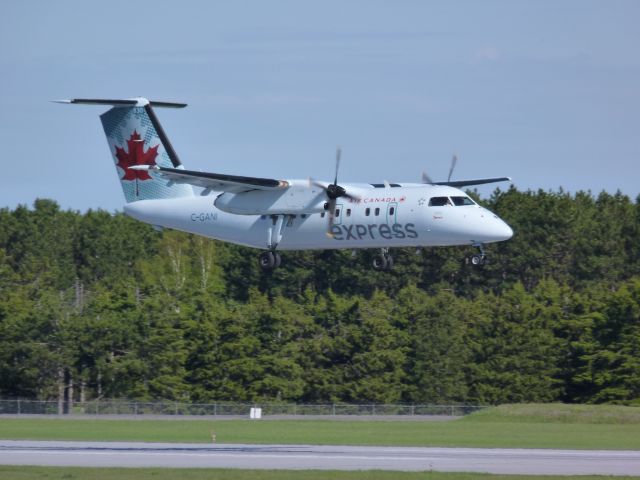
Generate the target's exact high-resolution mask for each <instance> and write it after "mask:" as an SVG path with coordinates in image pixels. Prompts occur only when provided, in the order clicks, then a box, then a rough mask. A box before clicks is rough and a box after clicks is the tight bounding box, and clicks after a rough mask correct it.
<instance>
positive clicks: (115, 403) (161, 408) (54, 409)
mask: <svg viewBox="0 0 640 480" xmlns="http://www.w3.org/2000/svg"><path fill="white" fill-rule="evenodd" d="M253 407H258V408H262V415H263V416H270V415H271V416H274V415H283V416H285V415H286V416H304V415H308V416H337V415H370V416H373V415H384V416H393V415H398V416H412V415H447V416H462V415H467V414H469V413H472V412H475V411H477V410H481V409H483V408H486V407H484V406H479V405H406V404H401V405H386V404H377V405H376V404H369V405H353V404H341V403H333V404H321V405H309V404H295V403H286V404H282V403H260V402H257V403H231V402H229V403H227V402H223V403H180V402H168V401H155V402H137V401H131V400H92V401H90V402H74V403H73V404H68V403H64V404H63V403H60V402H58V401H56V400H52V401H48V400H22V399H18V400H0V415H58V414H72V415H193V416H213V417H217V416H242V417H244V416H248V415H249V411H250V409H251V408H253Z"/></svg>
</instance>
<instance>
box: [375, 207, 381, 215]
mask: <svg viewBox="0 0 640 480" xmlns="http://www.w3.org/2000/svg"><path fill="white" fill-rule="evenodd" d="M375 213H376V217H377V216H378V215H380V209H379V208H377V207H376V209H375Z"/></svg>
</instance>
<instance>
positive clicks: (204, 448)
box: [0, 440, 640, 475]
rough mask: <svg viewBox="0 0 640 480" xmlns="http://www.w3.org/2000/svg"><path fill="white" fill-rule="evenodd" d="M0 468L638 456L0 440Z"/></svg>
mask: <svg viewBox="0 0 640 480" xmlns="http://www.w3.org/2000/svg"><path fill="white" fill-rule="evenodd" d="M0 464H2V465H49V466H83V467H173V468H245V469H286V470H306V469H319V470H373V469H375V470H397V471H400V470H401V471H425V470H436V471H442V472H452V471H456V472H486V473H511V474H525V473H528V474H539V475H542V474H558V475H569V474H571V475H582V474H591V475H638V473H640V451H607V450H542V449H483V448H425V447H353V446H326V445H325V446H317V445H239V444H238V445H236V444H225V445H223V444H217V445H213V444H212V445H209V444H188V443H137V442H136V443H133V442H57V441H56V442H53V441H23V440H12V441H10V440H0Z"/></svg>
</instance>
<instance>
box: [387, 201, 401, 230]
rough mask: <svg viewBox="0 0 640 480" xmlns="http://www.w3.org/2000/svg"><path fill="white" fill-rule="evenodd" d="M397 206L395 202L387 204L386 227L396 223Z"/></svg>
mask: <svg viewBox="0 0 640 480" xmlns="http://www.w3.org/2000/svg"><path fill="white" fill-rule="evenodd" d="M397 218H398V204H397V202H389V203H388V204H387V225H395V224H396V223H398V220H397Z"/></svg>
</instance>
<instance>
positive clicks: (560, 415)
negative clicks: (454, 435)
mask: <svg viewBox="0 0 640 480" xmlns="http://www.w3.org/2000/svg"><path fill="white" fill-rule="evenodd" d="M464 420H465V421H472V422H482V421H485V422H518V423H536V422H545V423H588V424H608V425H610V424H615V425H629V424H640V407H625V406H621V405H565V404H561V403H517V404H511V405H500V406H498V407H493V408H487V409H484V410H480V411H478V412H475V413H474V414H472V415H469V416H468V417H465V419H464Z"/></svg>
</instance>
